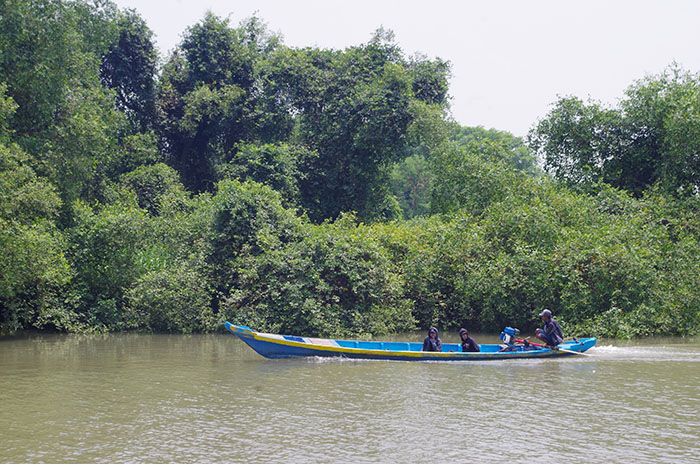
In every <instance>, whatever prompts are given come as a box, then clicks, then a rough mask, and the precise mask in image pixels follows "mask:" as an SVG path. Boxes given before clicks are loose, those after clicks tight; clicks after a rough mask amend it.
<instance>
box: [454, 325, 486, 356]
mask: <svg viewBox="0 0 700 464" xmlns="http://www.w3.org/2000/svg"><path fill="white" fill-rule="evenodd" d="M459 338H460V339H461V342H462V351H465V352H466V351H472V352H475V351H481V350H480V348H479V344H478V343H477V342H476V340H474V339H473V338H472V337H470V336H469V332H467V329H459Z"/></svg>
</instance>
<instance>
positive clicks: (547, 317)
mask: <svg viewBox="0 0 700 464" xmlns="http://www.w3.org/2000/svg"><path fill="white" fill-rule="evenodd" d="M540 317H541V318H542V320H543V321H544V329H537V330H535V337H537V338H539V339H540V340H542V341H543V342H545V344H546V345H547V346H548V347H551V348H553V347H555V346H557V345H558V344H560V343H561V342H563V341H564V334H563V333H562V331H561V327H560V326H559V323H558V322H557V321H556V319H554V318H553V317H552V311H550V310H549V309H545V310H544V311H542V312H541V313H540Z"/></svg>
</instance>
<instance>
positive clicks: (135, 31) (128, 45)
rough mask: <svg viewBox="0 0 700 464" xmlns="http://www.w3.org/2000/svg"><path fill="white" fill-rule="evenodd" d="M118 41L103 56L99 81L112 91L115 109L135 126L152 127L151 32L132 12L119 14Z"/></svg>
mask: <svg viewBox="0 0 700 464" xmlns="http://www.w3.org/2000/svg"><path fill="white" fill-rule="evenodd" d="M116 25H117V27H118V30H119V38H118V39H117V40H116V41H114V42H113V43H112V44H111V45H110V47H109V50H108V51H107V52H106V53H105V54H104V55H103V56H102V63H101V66H100V78H101V80H102V83H103V84H104V85H105V87H107V88H110V89H114V91H115V93H116V102H117V106H118V107H119V108H120V109H121V110H122V111H124V112H125V113H126V114H127V115H128V116H129V120H130V121H131V122H132V124H133V125H134V126H136V127H137V128H139V129H141V130H145V129H147V128H149V127H152V125H153V121H154V116H155V76H156V67H157V65H158V52H157V50H156V48H155V46H154V45H153V32H151V30H150V29H148V26H146V22H145V21H144V20H143V19H142V18H141V17H140V16H139V15H138V14H137V13H136V12H135V11H133V10H127V11H123V12H119V14H118V18H117V20H116Z"/></svg>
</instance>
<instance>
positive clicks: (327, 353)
mask: <svg viewBox="0 0 700 464" xmlns="http://www.w3.org/2000/svg"><path fill="white" fill-rule="evenodd" d="M226 328H227V329H228V330H229V331H230V332H231V333H233V334H234V335H236V336H237V337H238V338H240V339H241V340H243V341H244V342H245V343H246V344H248V346H250V347H251V348H252V349H253V350H255V352H256V353H258V354H260V355H261V356H264V357H266V358H268V359H285V358H304V357H316V356H320V357H343V358H351V359H384V360H392V361H484V360H497V359H531V358H551V357H559V356H576V355H577V354H578V353H583V352H584V351H587V350H589V349H590V348H592V347H593V346H595V344H596V339H595V338H583V339H580V340H577V341H571V342H565V343H562V344H561V345H559V347H557V349H548V348H537V347H534V346H533V347H530V349H526V348H525V347H523V346H522V345H517V346H514V347H512V348H511V349H512V351H504V350H503V347H504V345H481V350H482V351H480V352H477V353H463V352H461V351H459V350H460V349H461V348H460V346H459V345H458V344H450V343H448V344H443V350H444V351H442V352H431V351H421V348H422V346H423V344H422V343H407V342H374V341H355V340H333V339H326V338H308V337H296V336H291V335H277V334H265V333H259V332H255V331H253V330H251V329H250V328H249V327H245V326H239V325H233V324H231V323H229V322H226Z"/></svg>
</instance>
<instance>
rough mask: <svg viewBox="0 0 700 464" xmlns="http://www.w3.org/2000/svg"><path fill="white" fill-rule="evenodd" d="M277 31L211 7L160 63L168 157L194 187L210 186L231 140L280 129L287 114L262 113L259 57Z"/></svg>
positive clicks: (163, 130)
mask: <svg viewBox="0 0 700 464" xmlns="http://www.w3.org/2000/svg"><path fill="white" fill-rule="evenodd" d="M278 40H279V39H278V38H277V37H276V36H274V35H272V34H270V33H268V32H267V30H266V28H265V26H264V24H262V23H261V22H260V21H259V20H258V19H257V18H251V19H249V20H247V21H245V22H243V23H242V24H241V26H240V27H239V28H232V27H230V26H229V22H228V20H225V19H221V18H218V17H216V16H215V15H213V14H211V13H208V14H207V15H206V16H205V18H204V19H203V20H202V21H201V22H200V23H198V24H196V25H195V26H193V27H191V28H189V29H188V30H187V31H186V33H185V35H184V38H183V41H182V44H181V47H180V49H178V50H176V51H175V52H174V53H173V55H172V56H171V57H170V59H169V60H168V62H167V63H166V64H165V67H164V69H163V74H162V76H161V80H160V83H159V89H158V96H157V108H158V113H159V132H160V134H161V136H162V138H163V146H164V148H165V150H166V152H167V155H168V162H169V163H170V164H171V165H172V166H173V167H175V168H176V169H177V170H178V171H179V172H180V175H181V176H182V179H183V182H184V183H185V185H186V186H187V187H188V188H190V189H192V190H195V191H203V190H211V189H213V186H214V184H215V183H216V181H217V180H218V178H217V175H216V167H217V165H219V164H222V163H225V162H227V161H229V160H230V158H231V156H232V155H234V154H235V152H236V146H237V145H238V144H239V143H242V142H248V141H253V140H261V141H267V138H268V132H272V134H273V135H275V136H279V135H280V134H278V133H277V130H276V129H274V128H275V127H279V128H284V127H286V124H285V122H284V120H285V119H286V118H287V117H288V115H286V114H275V113H271V114H267V113H266V112H263V111H261V108H262V107H265V106H266V105H267V106H269V103H268V102H265V101H263V100H264V95H263V94H261V93H260V92H259V89H258V88H257V87H255V86H254V83H256V82H259V79H260V78H259V73H260V71H259V69H258V68H259V66H258V62H260V61H261V60H262V59H264V58H265V57H266V56H267V55H268V54H269V53H271V52H272V50H274V49H275V48H276V47H277V43H278Z"/></svg>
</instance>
